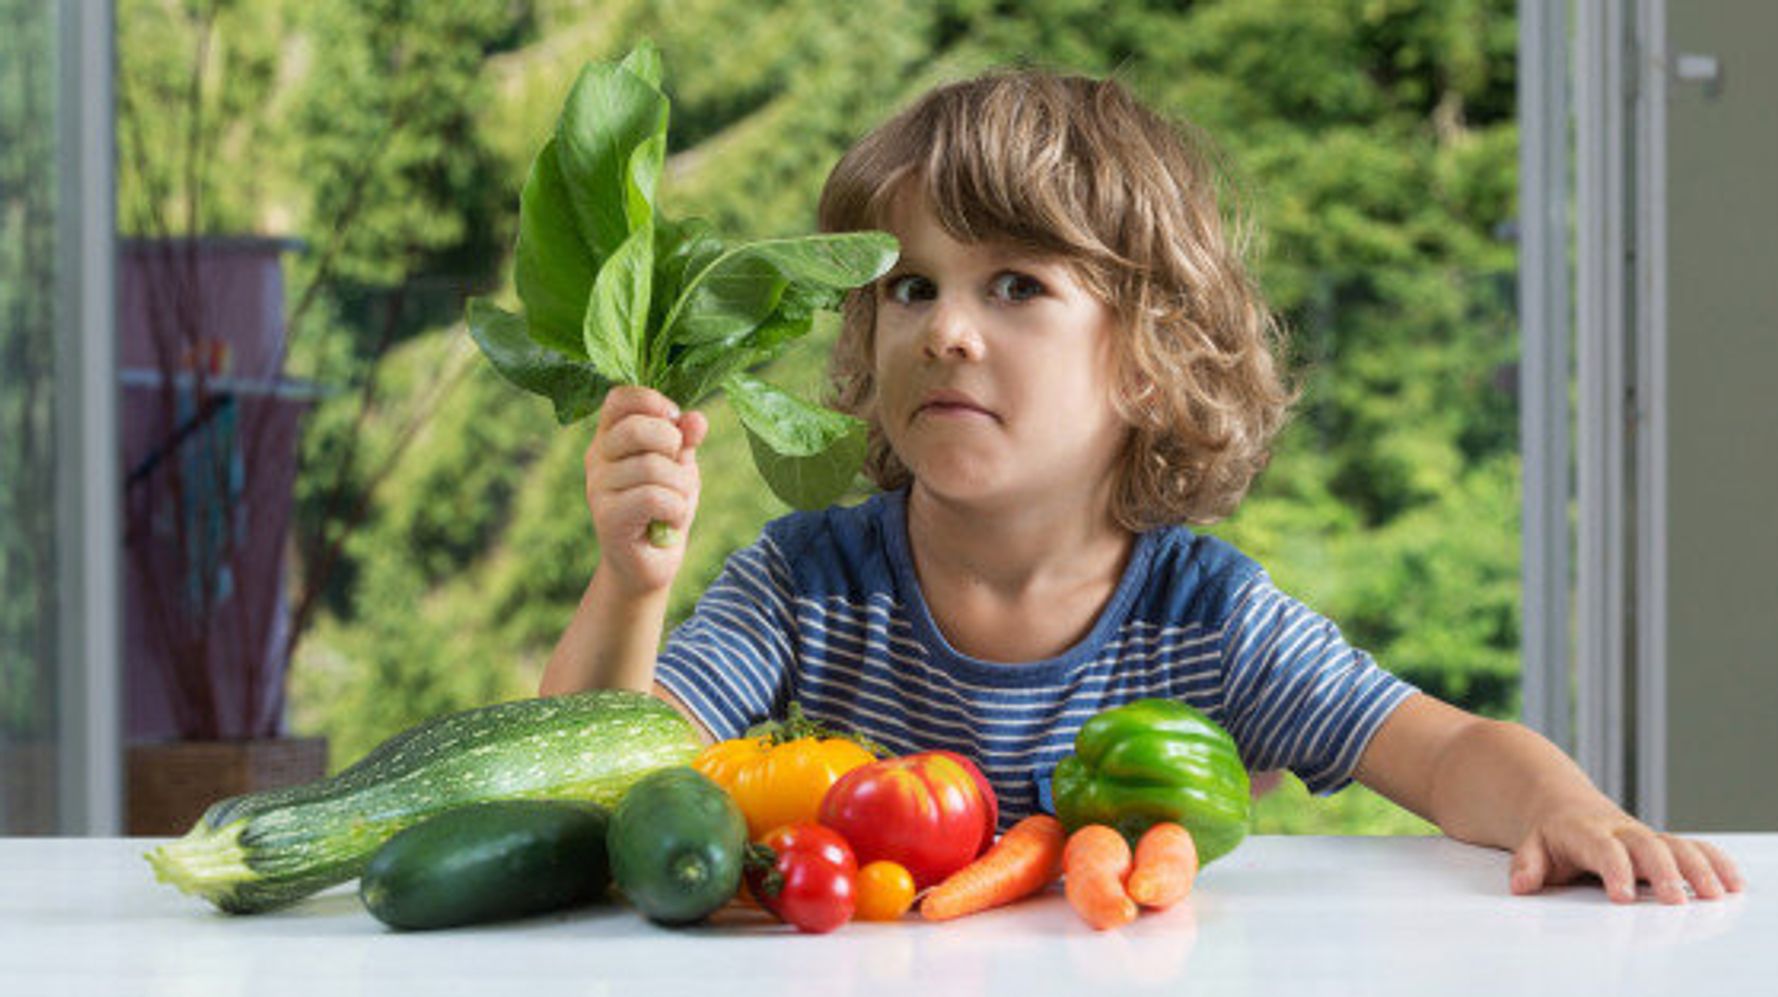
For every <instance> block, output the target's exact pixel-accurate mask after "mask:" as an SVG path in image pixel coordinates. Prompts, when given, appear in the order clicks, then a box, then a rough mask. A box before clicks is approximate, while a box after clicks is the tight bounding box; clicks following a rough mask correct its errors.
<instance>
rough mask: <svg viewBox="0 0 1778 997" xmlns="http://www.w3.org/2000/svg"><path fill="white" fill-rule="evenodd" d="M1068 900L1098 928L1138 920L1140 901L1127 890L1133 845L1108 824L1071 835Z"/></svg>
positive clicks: (1065, 871)
mask: <svg viewBox="0 0 1778 997" xmlns="http://www.w3.org/2000/svg"><path fill="white" fill-rule="evenodd" d="M1062 875H1063V886H1064V887H1066V890H1067V893H1068V902H1069V903H1070V904H1072V905H1073V906H1074V910H1075V912H1076V913H1078V914H1079V915H1080V916H1081V917H1082V918H1083V919H1084V920H1085V921H1086V922H1087V923H1088V924H1090V925H1092V926H1093V929H1094V930H1095V931H1104V930H1105V929H1107V928H1116V927H1120V926H1122V925H1125V924H1129V923H1130V922H1131V921H1134V920H1135V919H1136V902H1135V901H1134V900H1131V899H1130V895H1129V894H1128V893H1125V892H1124V880H1125V878H1127V877H1128V876H1129V875H1130V844H1129V842H1127V841H1125V840H1124V836H1123V835H1121V834H1119V833H1117V832H1116V831H1114V830H1112V829H1111V828H1109V827H1107V826H1105V825H1104V824H1088V825H1086V826H1085V827H1082V828H1080V829H1079V830H1077V831H1075V832H1074V833H1073V834H1072V835H1069V837H1068V844H1067V847H1065V848H1064V849H1063V851H1062Z"/></svg>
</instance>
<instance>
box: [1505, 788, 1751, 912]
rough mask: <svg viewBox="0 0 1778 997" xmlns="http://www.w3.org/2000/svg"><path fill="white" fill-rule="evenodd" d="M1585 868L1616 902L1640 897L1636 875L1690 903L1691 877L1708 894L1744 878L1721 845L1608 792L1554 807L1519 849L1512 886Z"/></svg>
mask: <svg viewBox="0 0 1778 997" xmlns="http://www.w3.org/2000/svg"><path fill="white" fill-rule="evenodd" d="M1587 873H1592V874H1594V875H1597V876H1598V877H1599V879H1600V880H1601V881H1603V883H1604V886H1605V892H1606V894H1607V895H1608V896H1609V897H1610V898H1611V899H1612V900H1613V901H1615V902H1617V903H1631V902H1634V901H1635V899H1636V883H1637V882H1638V881H1642V882H1646V883H1648V884H1649V885H1650V886H1652V887H1653V888H1654V893H1655V898H1656V899H1658V900H1660V901H1661V902H1662V903H1669V904H1682V903H1685V901H1686V892H1685V887H1686V884H1688V883H1689V884H1690V885H1691V888H1692V891H1693V892H1694V893H1696V894H1697V895H1698V897H1699V898H1700V899H1704V900H1715V899H1718V898H1720V897H1722V896H1723V895H1724V894H1725V893H1738V892H1740V891H1741V889H1742V888H1743V887H1744V886H1745V885H1746V884H1745V881H1744V880H1743V879H1742V878H1741V873H1740V871H1739V870H1738V869H1736V868H1735V863H1734V862H1733V861H1731V860H1730V859H1729V857H1728V856H1727V855H1726V854H1724V853H1723V851H1722V849H1720V848H1717V847H1716V846H1715V845H1712V844H1710V843H1709V842H1707V841H1696V840H1693V839H1690V838H1682V837H1679V836H1678V835H1673V834H1665V833H1661V832H1657V831H1655V830H1654V829H1653V828H1651V827H1649V826H1648V825H1646V824H1644V823H1642V822H1641V821H1639V820H1636V819H1635V818H1633V817H1631V816H1630V815H1628V814H1626V813H1624V812H1623V811H1622V810H1620V809H1618V808H1617V807H1616V806H1613V805H1612V804H1611V803H1610V801H1609V800H1606V799H1604V798H1603V797H1601V798H1599V799H1598V800H1597V801H1577V802H1575V803H1572V804H1569V805H1566V806H1562V807H1559V808H1557V809H1554V810H1552V811H1550V813H1549V814H1548V816H1546V817H1545V818H1543V819H1542V820H1539V821H1538V822H1537V823H1536V824H1534V825H1533V827H1532V830H1531V833H1530V834H1529V835H1528V836H1527V837H1526V838H1525V840H1524V842H1523V843H1521V844H1520V845H1519V847H1518V848H1517V849H1515V850H1514V851H1513V860H1512V879H1511V885H1512V891H1513V892H1514V893H1535V892H1537V891H1538V890H1540V889H1542V888H1543V887H1544V886H1546V885H1547V886H1555V885H1559V884H1562V883H1568V882H1572V881H1573V880H1576V879H1578V878H1580V877H1581V876H1583V875H1585V874H1587Z"/></svg>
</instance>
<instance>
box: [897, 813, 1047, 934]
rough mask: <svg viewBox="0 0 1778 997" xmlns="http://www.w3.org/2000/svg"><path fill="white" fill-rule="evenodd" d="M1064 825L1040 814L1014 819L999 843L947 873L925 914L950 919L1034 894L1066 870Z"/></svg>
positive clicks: (925, 902) (931, 894) (925, 906)
mask: <svg viewBox="0 0 1778 997" xmlns="http://www.w3.org/2000/svg"><path fill="white" fill-rule="evenodd" d="M1066 838H1067V835H1065V834H1064V833H1063V832H1062V824H1061V822H1060V821H1058V820H1056V819H1055V818H1054V817H1051V816H1049V815H1048V814H1035V815H1033V816H1030V817H1026V818H1025V819H1024V820H1021V821H1019V822H1018V823H1017V824H1014V825H1013V826H1012V828H1011V829H1010V830H1008V831H1007V832H1006V833H1005V834H1003V835H1001V836H1000V840H999V841H996V842H995V843H994V847H992V848H990V849H988V851H987V853H986V854H984V855H982V856H981V857H979V858H977V859H976V860H975V861H974V862H971V863H970V864H968V865H966V866H964V867H963V868H961V869H959V870H957V871H956V872H954V873H952V874H951V875H950V876H948V877H946V879H945V881H944V882H942V883H940V884H938V885H937V886H935V887H933V888H932V889H930V890H928V891H927V892H926V898H925V899H924V900H921V901H920V916H922V917H924V918H926V919H927V920H930V921H948V920H950V919H951V918H954V917H962V916H963V915H965V914H974V913H976V912H977V911H984V910H987V909H988V908H990V907H999V906H1002V905H1004V904H1009V903H1012V902H1013V901H1014V900H1018V899H1021V898H1023V897H1027V896H1030V895H1031V894H1033V893H1036V892H1037V891H1038V890H1041V889H1043V888H1044V887H1045V886H1048V885H1049V884H1050V883H1053V882H1055V879H1056V877H1057V876H1059V875H1061V874H1062V843H1063V842H1064V841H1065V840H1066Z"/></svg>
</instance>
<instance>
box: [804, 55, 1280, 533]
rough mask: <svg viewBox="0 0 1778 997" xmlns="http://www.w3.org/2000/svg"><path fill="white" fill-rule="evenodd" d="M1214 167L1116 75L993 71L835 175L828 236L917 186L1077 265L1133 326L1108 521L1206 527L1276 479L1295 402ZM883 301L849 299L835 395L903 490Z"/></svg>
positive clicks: (950, 225) (859, 292)
mask: <svg viewBox="0 0 1778 997" xmlns="http://www.w3.org/2000/svg"><path fill="white" fill-rule="evenodd" d="M1217 166H1218V159H1217V154H1216V152H1215V149H1214V146H1213V145H1211V144H1210V143H1209V142H1208V141H1207V140H1206V139H1205V138H1204V137H1203V136H1202V134H1201V133H1200V132H1198V131H1197V130H1196V129H1194V128H1192V127H1191V126H1190V125H1187V124H1183V123H1177V124H1174V123H1169V122H1167V121H1166V120H1164V119H1162V118H1161V117H1160V116H1159V115H1157V114H1156V113H1155V112H1153V111H1151V110H1149V109H1148V108H1147V107H1145V106H1143V105H1142V104H1141V103H1140V102H1138V101H1137V100H1136V99H1135V98H1134V97H1132V96H1131V95H1130V93H1129V92H1128V91H1127V90H1126V89H1125V88H1124V87H1123V86H1122V85H1120V84H1119V83H1117V82H1116V81H1115V80H1094V79H1088V78H1085V77H1079V76H1063V75H1058V74H1055V73H1050V72H1046V71H1042V70H1018V71H999V72H994V73H989V74H986V75H983V76H980V77H977V78H975V79H972V80H966V81H963V82H958V83H952V84H948V85H945V86H941V87H939V88H936V89H934V90H932V91H930V92H928V93H927V94H926V95H925V96H923V97H922V98H920V99H919V100H918V101H916V102H915V103H914V104H913V105H912V106H910V107H908V108H907V109H906V110H904V111H902V112H901V113H900V114H898V115H896V116H895V117H894V118H892V119H890V120H889V121H888V122H886V123H884V124H883V125H881V126H880V127H878V128H877V129H876V130H874V131H872V132H871V133H870V134H869V135H866V136H865V137H864V138H863V139H862V140H860V141H859V142H858V143H857V144H856V145H855V146H853V147H852V149H851V150H850V151H848V152H847V153H846V155H845V156H844V157H842V158H841V159H840V161H839V163H838V164H837V165H835V167H834V169H833V172H832V173H830V174H829V175H828V178H827V183H826V186H825V187H824V188H823V190H822V193H821V205H820V226H821V229H822V231H825V232H850V231H860V230H864V229H874V228H883V227H884V223H885V221H886V219H887V218H888V217H889V214H890V212H891V210H892V209H893V204H894V201H895V199H896V197H897V196H899V194H900V193H902V192H904V191H907V192H912V193H916V194H919V195H922V196H923V197H924V198H925V201H926V203H927V205H928V206H929V207H930V208H931V210H932V211H933V213H934V214H935V215H936V217H937V219H938V221H939V224H941V225H942V226H943V227H944V229H945V230H946V231H947V232H948V233H949V234H950V235H951V236H952V237H953V238H955V239H957V240H959V241H961V242H968V243H979V242H989V241H992V242H1008V243H1012V244H1016V245H1019V246H1020V247H1022V248H1025V249H1029V250H1034V251H1036V252H1039V253H1041V254H1044V255H1053V256H1054V257H1056V258H1057V259H1060V260H1063V261H1066V262H1067V264H1068V265H1069V266H1070V267H1071V268H1072V270H1073V272H1074V273H1075V274H1076V275H1077V276H1078V277H1079V278H1080V279H1081V281H1082V283H1083V284H1084V285H1085V286H1086V287H1087V289H1088V290H1089V291H1090V292H1091V293H1093V294H1094V295H1095V296H1096V297H1097V298H1098V299H1099V300H1100V301H1101V302H1102V303H1103V304H1105V305H1106V306H1107V307H1108V308H1109V309H1110V310H1111V312H1112V315H1113V317H1114V320H1115V321H1116V323H1117V328H1118V329H1120V330H1121V331H1122V333H1123V334H1121V335H1119V336H1118V337H1117V341H1116V345H1115V348H1114V355H1115V358H1116V365H1117V367H1116V370H1117V375H1116V380H1115V382H1114V383H1115V387H1114V397H1113V399H1112V403H1113V405H1114V407H1115V408H1116V410H1117V412H1118V413H1119V415H1120V416H1122V417H1123V418H1124V419H1125V421H1127V422H1128V423H1129V424H1130V426H1131V428H1132V431H1131V434H1130V437H1129V440H1128V443H1127V445H1126V447H1125V451H1124V453H1123V455H1122V459H1121V460H1120V462H1119V465H1118V472H1117V481H1116V483H1115V487H1114V490H1113V499H1112V501H1113V510H1112V511H1113V514H1114V515H1115V516H1116V517H1117V520H1118V522H1119V523H1121V524H1122V525H1123V526H1124V527H1126V528H1127V529H1130V530H1132V531H1135V532H1142V531H1144V530H1148V529H1152V528H1154V527H1157V526H1163V525H1170V524H1174V523H1180V522H1188V523H1211V522H1215V521H1217V520H1219V519H1221V518H1223V517H1224V516H1227V515H1228V514H1229V513H1230V512H1232V511H1233V510H1234V508H1235V506H1236V505H1237V504H1239V502H1240V500H1241V497H1242V496H1243V495H1245V494H1246V492H1247V489H1248V486H1249V485H1250V484H1251V483H1252V482H1253V479H1254V477H1255V476H1256V475H1258V473H1259V472H1260V471H1261V470H1262V469H1263V468H1264V467H1265V465H1266V463H1267V461H1268V460H1269V459H1270V456H1271V443H1272V439H1273V437H1274V436H1275V435H1276V434H1277V432H1278V430H1279V429H1280V428H1282V426H1283V424H1284V422H1285V419H1286V417H1287V414H1288V412H1289V409H1290V406H1291V404H1292V403H1293V402H1294V401H1295V399H1296V391H1295V390H1294V389H1293V388H1291V387H1289V386H1287V385H1286V384H1285V381H1284V377H1283V374H1282V371H1281V369H1280V368H1281V366H1282V363H1281V361H1280V359H1279V356H1280V351H1281V349H1282V343H1283V332H1282V328H1281V326H1280V323H1279V322H1278V320H1277V318H1276V317H1275V316H1274V315H1273V313H1272V311H1271V310H1270V309H1269V308H1268V307H1267V305H1266V303H1265V301H1264V299H1263V298H1262V297H1261V295H1260V292H1259V288H1258V287H1257V285H1256V283H1255V282H1254V280H1253V278H1252V277H1251V276H1250V275H1249V273H1248V270H1247V268H1246V266H1245V264H1244V262H1243V257H1244V255H1245V252H1246V249H1247V246H1248V244H1249V241H1250V240H1249V238H1248V237H1249V235H1250V232H1251V229H1249V228H1248V227H1247V226H1246V225H1244V224H1240V223H1230V224H1225V221H1224V218H1223V215H1222V213H1221V210H1220V207H1219V197H1218V189H1217V184H1218V183H1219V182H1223V181H1226V179H1227V174H1226V172H1225V171H1223V170H1220V169H1218V168H1216V167H1217ZM1231 230H1233V236H1232V237H1231ZM875 290H876V289H875V286H874V285H871V284H867V285H865V286H864V287H861V288H858V289H856V290H854V291H852V292H851V293H849V294H848V295H847V297H846V302H845V305H844V307H843V313H842V314H843V324H842V327H841V331H840V338H839V342H838V344H837V345H836V347H835V349H834V354H833V359H832V362H831V364H830V367H829V371H828V377H829V390H830V398H829V403H830V404H832V405H833V406H834V407H836V408H838V409H840V410H842V411H846V412H851V413H853V414H854V415H857V416H859V417H861V418H863V419H865V420H866V421H868V422H869V423H870V426H871V432H870V451H869V456H868V458H867V460H866V466H865V472H866V474H867V475H868V476H869V477H870V478H871V480H872V481H874V482H875V483H876V484H877V486H878V487H880V488H883V489H893V488H899V487H901V486H902V485H904V484H906V483H907V482H908V481H909V480H910V479H911V477H912V476H911V474H910V473H909V472H908V469H907V467H906V466H905V465H903V464H902V462H901V461H900V459H899V458H898V457H897V456H896V455H895V452H894V451H893V450H892V449H891V448H890V446H889V443H888V440H887V438H886V437H885V436H884V433H883V430H882V425H881V423H880V421H879V420H878V418H877V415H876V382H875V375H874V370H873V350H874V338H875V324H876V307H875Z"/></svg>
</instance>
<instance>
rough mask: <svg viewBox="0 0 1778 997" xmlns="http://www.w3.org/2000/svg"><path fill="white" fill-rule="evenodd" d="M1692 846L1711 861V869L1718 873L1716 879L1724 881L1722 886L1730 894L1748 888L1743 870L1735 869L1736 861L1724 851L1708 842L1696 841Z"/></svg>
mask: <svg viewBox="0 0 1778 997" xmlns="http://www.w3.org/2000/svg"><path fill="white" fill-rule="evenodd" d="M1692 844H1693V845H1695V846H1697V848H1698V850H1700V851H1702V852H1703V853H1704V855H1705V857H1707V858H1708V859H1709V860H1710V867H1711V868H1712V869H1714V870H1715V871H1716V878H1717V879H1719V880H1721V881H1722V885H1723V886H1725V887H1727V888H1728V891H1729V892H1730V893H1739V892H1741V891H1742V890H1744V889H1746V888H1747V880H1746V878H1745V877H1743V876H1742V875H1741V870H1740V869H1738V868H1736V867H1735V861H1734V860H1733V859H1731V858H1729V857H1728V855H1727V854H1726V853H1725V852H1724V851H1723V850H1722V849H1720V848H1718V847H1716V846H1715V845H1713V844H1711V843H1710V842H1708V841H1694V842H1692Z"/></svg>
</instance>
